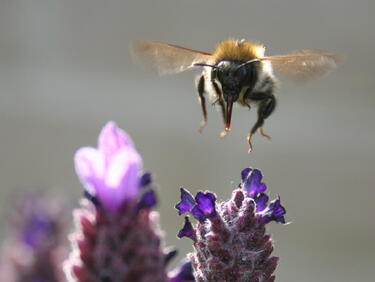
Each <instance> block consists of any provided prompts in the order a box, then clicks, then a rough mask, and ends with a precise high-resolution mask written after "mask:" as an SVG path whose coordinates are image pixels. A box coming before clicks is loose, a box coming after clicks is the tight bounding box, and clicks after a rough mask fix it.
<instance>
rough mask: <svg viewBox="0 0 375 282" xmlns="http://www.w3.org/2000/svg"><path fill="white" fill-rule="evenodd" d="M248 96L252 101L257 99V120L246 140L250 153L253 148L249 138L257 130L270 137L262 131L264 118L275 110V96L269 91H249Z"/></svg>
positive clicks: (269, 137)
mask: <svg viewBox="0 0 375 282" xmlns="http://www.w3.org/2000/svg"><path fill="white" fill-rule="evenodd" d="M249 98H250V99H251V100H253V101H259V106H258V120H257V121H256V123H255V124H254V125H253V127H252V129H251V130H250V132H249V134H248V136H247V142H248V144H249V153H250V152H251V151H252V150H253V146H252V142H251V139H252V137H253V135H254V133H255V132H256V131H257V130H259V133H260V134H261V135H262V136H264V137H266V138H268V139H271V136H269V135H267V134H265V133H264V131H263V124H264V120H265V119H266V118H268V117H269V116H270V115H271V114H272V112H273V111H274V110H275V108H276V98H275V96H274V95H273V93H272V92H271V91H269V92H262V93H258V92H255V93H251V94H250V95H249Z"/></svg>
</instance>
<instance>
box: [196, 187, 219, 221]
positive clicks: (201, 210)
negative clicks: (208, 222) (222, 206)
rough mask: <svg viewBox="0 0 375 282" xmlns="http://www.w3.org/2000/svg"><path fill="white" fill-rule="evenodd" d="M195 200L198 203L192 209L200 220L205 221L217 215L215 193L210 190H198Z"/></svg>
mask: <svg viewBox="0 0 375 282" xmlns="http://www.w3.org/2000/svg"><path fill="white" fill-rule="evenodd" d="M195 201H196V202H197V204H196V205H195V206H194V208H193V209H192V210H191V213H192V215H194V217H195V218H196V219H198V220H199V221H200V222H203V221H204V220H205V219H207V218H210V217H214V216H216V209H215V201H216V196H215V194H213V193H210V192H205V193H203V192H198V193H197V195H196V196H195Z"/></svg>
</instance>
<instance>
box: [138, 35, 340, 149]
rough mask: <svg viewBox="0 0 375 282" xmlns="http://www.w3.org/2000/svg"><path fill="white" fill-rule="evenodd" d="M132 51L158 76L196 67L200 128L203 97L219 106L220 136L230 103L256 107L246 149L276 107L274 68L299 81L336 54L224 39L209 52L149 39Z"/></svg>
mask: <svg viewBox="0 0 375 282" xmlns="http://www.w3.org/2000/svg"><path fill="white" fill-rule="evenodd" d="M131 51H132V55H133V57H134V59H135V60H136V62H137V63H139V64H140V65H141V66H144V67H147V68H149V69H150V68H151V69H153V70H155V71H157V72H158V73H159V75H165V74H173V73H179V72H182V71H185V70H188V69H191V68H195V67H201V68H202V74H201V75H199V77H198V78H197V79H196V87H197V90H198V97H199V102H200V104H201V108H202V113H203V119H202V121H201V123H200V126H199V131H200V132H201V131H202V130H203V128H204V127H205V125H206V123H207V109H206V96H207V97H208V98H209V100H210V102H211V103H212V104H213V105H215V104H218V105H219V106H220V108H221V113H222V117H223V120H224V125H225V129H224V131H223V132H222V133H221V134H220V137H224V136H226V135H227V133H228V132H229V131H230V130H231V116H232V108H233V103H238V104H240V105H242V106H245V107H248V108H249V109H250V108H251V107H252V106H253V105H256V106H257V108H258V118H257V121H256V122H255V124H254V125H253V127H252V128H251V130H250V131H249V133H248V135H247V142H248V144H249V153H250V152H251V151H252V149H253V146H252V136H253V135H254V133H256V132H257V131H259V133H260V134H261V135H262V136H264V137H266V138H268V139H270V138H271V137H270V136H269V135H267V134H266V133H265V132H264V131H263V125H264V120H265V119H266V118H268V117H269V116H270V115H271V114H272V112H273V111H274V110H275V107H276V98H275V95H274V92H275V88H276V87H275V86H276V83H277V80H276V78H275V76H274V74H273V70H276V71H277V72H279V73H280V74H282V75H284V76H285V77H286V78H289V79H291V80H295V81H297V82H303V81H306V80H309V79H312V78H315V77H318V76H321V75H324V74H326V73H328V72H329V71H331V70H333V69H334V68H336V66H337V63H338V57H337V56H336V55H334V54H332V53H329V52H326V51H323V50H317V49H305V50H300V51H297V52H293V53H290V54H285V55H280V56H265V48H264V46H262V45H260V44H257V43H254V42H249V41H245V40H234V39H230V40H226V41H222V42H220V43H219V44H217V46H216V49H215V51H214V52H213V53H206V52H201V51H196V50H191V49H187V48H184V47H180V46H176V45H172V44H168V43H163V42H155V41H140V42H136V43H135V44H133V46H132V50H131Z"/></svg>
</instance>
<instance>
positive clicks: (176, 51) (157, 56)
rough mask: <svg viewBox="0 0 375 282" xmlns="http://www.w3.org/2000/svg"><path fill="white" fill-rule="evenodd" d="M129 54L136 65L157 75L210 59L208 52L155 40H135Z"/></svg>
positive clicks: (177, 70) (190, 66)
mask: <svg viewBox="0 0 375 282" xmlns="http://www.w3.org/2000/svg"><path fill="white" fill-rule="evenodd" d="M131 54H132V57H133V58H134V60H135V62H136V63H137V64H138V65H140V66H141V67H143V68H145V69H151V70H154V71H156V72H157V73H158V74H159V75H164V74H172V73H178V72H182V71H185V70H187V69H189V68H192V67H194V64H197V63H201V64H202V63H203V64H204V63H206V64H207V63H209V62H210V61H211V60H212V56H211V54H209V53H205V52H200V51H195V50H191V49H187V48H184V47H180V46H176V45H172V44H168V43H163V42H157V41H138V42H135V43H134V44H133V45H132V46H131Z"/></svg>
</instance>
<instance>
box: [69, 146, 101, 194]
mask: <svg viewBox="0 0 375 282" xmlns="http://www.w3.org/2000/svg"><path fill="white" fill-rule="evenodd" d="M74 164H75V170H76V173H77V175H78V177H79V179H80V180H81V182H82V184H83V186H84V187H85V188H86V189H87V191H88V192H89V193H90V194H92V195H95V194H97V191H98V190H99V189H101V188H102V187H103V178H104V175H105V159H104V156H103V154H102V153H101V152H99V151H98V150H96V149H94V148H91V147H83V148H81V149H79V150H78V151H77V152H76V154H75V156H74Z"/></svg>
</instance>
